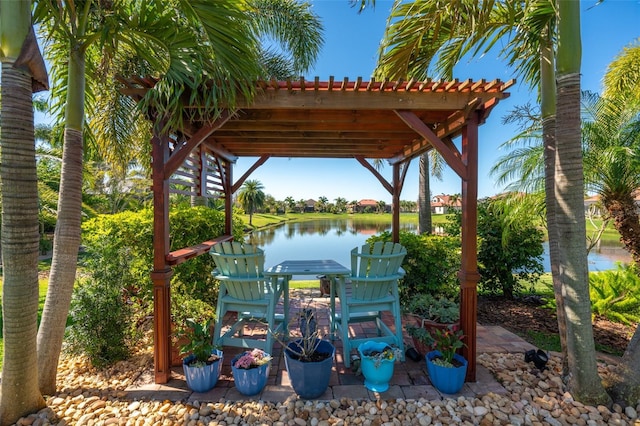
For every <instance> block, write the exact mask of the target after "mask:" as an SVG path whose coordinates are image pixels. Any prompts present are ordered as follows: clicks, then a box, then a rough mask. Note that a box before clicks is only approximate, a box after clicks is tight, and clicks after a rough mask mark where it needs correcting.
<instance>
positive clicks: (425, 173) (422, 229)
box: [418, 152, 433, 234]
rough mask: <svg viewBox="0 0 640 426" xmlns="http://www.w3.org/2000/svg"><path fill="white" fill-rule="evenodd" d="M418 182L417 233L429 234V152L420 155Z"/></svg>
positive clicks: (431, 226)
mask: <svg viewBox="0 0 640 426" xmlns="http://www.w3.org/2000/svg"><path fill="white" fill-rule="evenodd" d="M419 176H420V182H419V183H418V215H419V217H418V233H419V234H425V233H426V234H430V233H431V230H432V229H433V225H432V223H431V197H430V195H431V194H430V192H431V189H430V186H431V185H430V182H429V153H428V152H425V153H424V154H422V155H421V156H420V175H419Z"/></svg>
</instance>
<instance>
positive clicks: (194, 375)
mask: <svg viewBox="0 0 640 426" xmlns="http://www.w3.org/2000/svg"><path fill="white" fill-rule="evenodd" d="M213 353H214V354H216V355H218V356H219V357H220V359H219V360H218V361H216V362H214V363H212V364H209V365H205V366H204V367H192V366H190V365H188V363H190V362H191V361H192V360H193V359H195V355H189V356H188V357H186V358H185V359H184V361H182V367H183V369H184V377H185V379H186V380H187V386H189V389H191V390H192V391H194V392H207V391H210V390H211V389H213V387H214V386H215V385H216V383H217V382H218V377H219V376H220V371H221V370H222V351H220V350H218V349H214V350H213Z"/></svg>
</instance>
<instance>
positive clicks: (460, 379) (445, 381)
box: [426, 351, 467, 394]
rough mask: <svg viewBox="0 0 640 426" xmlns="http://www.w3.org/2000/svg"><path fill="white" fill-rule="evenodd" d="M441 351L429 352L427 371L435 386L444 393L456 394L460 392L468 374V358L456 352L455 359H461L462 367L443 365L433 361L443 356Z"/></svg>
mask: <svg viewBox="0 0 640 426" xmlns="http://www.w3.org/2000/svg"><path fill="white" fill-rule="evenodd" d="M441 355H442V354H441V353H440V351H432V352H429V353H428V354H427V356H426V362H427V373H429V379H430V380H431V383H432V384H433V386H435V387H436V389H438V390H439V391H440V392H442V393H448V394H454V393H458V392H460V389H462V386H463V385H464V378H465V376H466V375H467V360H466V359H464V358H463V357H462V356H461V355H458V354H454V355H453V359H455V360H457V361H459V362H460V363H461V364H462V366H460V367H442V366H440V365H436V364H434V363H433V362H431V361H432V360H433V359H434V358H435V357H438V356H441Z"/></svg>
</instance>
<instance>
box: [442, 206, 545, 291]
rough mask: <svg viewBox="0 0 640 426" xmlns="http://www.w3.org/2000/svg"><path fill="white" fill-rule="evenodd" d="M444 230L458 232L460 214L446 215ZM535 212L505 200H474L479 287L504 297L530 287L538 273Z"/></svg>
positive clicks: (539, 238) (539, 258) (538, 232)
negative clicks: (518, 207)
mask: <svg viewBox="0 0 640 426" xmlns="http://www.w3.org/2000/svg"><path fill="white" fill-rule="evenodd" d="M447 218H448V219H449V220H450V224H449V225H448V226H447V228H446V232H448V233H450V234H451V235H460V229H461V223H462V222H461V221H462V217H461V213H460V212H454V213H452V214H451V215H448V216H447ZM537 223H539V217H538V216H537V215H535V212H532V211H525V210H524V209H521V210H515V209H513V208H510V207H509V204H508V203H507V202H506V200H505V199H499V198H498V199H483V200H480V201H479V202H478V270H479V272H480V282H479V286H480V288H481V290H482V291H484V292H486V293H490V294H502V295H503V296H505V297H506V298H508V299H513V298H514V296H515V295H517V294H519V293H521V292H523V290H525V285H527V284H528V285H529V286H533V285H535V283H536V282H537V281H538V279H539V278H540V276H541V275H542V273H543V271H544V268H543V266H542V253H543V252H544V249H543V247H542V241H543V236H544V235H543V233H542V231H541V230H540V228H539V227H538V226H536V224H537Z"/></svg>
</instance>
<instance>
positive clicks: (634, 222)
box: [602, 194, 640, 265]
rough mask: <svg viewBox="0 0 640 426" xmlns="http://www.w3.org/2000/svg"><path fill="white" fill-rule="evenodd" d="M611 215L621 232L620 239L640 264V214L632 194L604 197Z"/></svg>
mask: <svg viewBox="0 0 640 426" xmlns="http://www.w3.org/2000/svg"><path fill="white" fill-rule="evenodd" d="M602 203H603V204H604V207H605V209H607V212H608V213H609V216H611V217H612V218H613V224H614V226H615V228H616V230H617V231H618V232H619V233H620V241H621V242H622V245H623V246H624V248H625V249H626V250H627V251H628V252H629V253H630V254H631V258H632V259H633V262H634V263H635V264H636V265H640V227H638V223H639V222H640V216H638V213H637V212H636V204H635V201H634V199H633V197H632V196H631V194H626V196H618V197H616V198H615V199H611V198H604V199H603V200H602Z"/></svg>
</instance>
